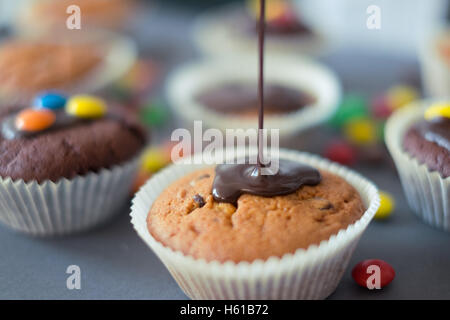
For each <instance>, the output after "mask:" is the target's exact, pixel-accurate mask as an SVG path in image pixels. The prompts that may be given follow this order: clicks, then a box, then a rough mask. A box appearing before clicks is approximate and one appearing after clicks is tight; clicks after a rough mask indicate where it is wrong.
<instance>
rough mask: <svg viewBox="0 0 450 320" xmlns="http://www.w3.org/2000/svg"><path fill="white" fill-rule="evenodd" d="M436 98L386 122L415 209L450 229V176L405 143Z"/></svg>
mask: <svg viewBox="0 0 450 320" xmlns="http://www.w3.org/2000/svg"><path fill="white" fill-rule="evenodd" d="M447 101H448V100H447ZM436 102H439V101H438V100H424V101H419V102H415V103H412V104H411V105H409V106H406V107H405V108H402V109H400V110H399V111H397V112H395V113H394V114H393V115H392V116H391V117H390V118H389V120H388V122H387V124H386V134H385V139H386V145H387V147H388V149H389V152H390V153H391V156H392V158H393V159H394V162H395V165H396V167H397V170H398V173H399V175H400V180H401V182H402V185H403V190H404V192H405V195H406V199H407V200H408V203H409V205H410V207H411V208H412V210H413V211H414V213H415V214H416V215H417V216H419V217H420V218H421V219H422V220H423V221H425V222H426V223H428V224H430V225H432V226H434V227H437V228H440V229H443V230H446V231H450V188H449V185H450V177H447V178H445V179H444V178H442V176H441V175H440V174H439V172H437V171H430V169H429V168H428V167H427V166H426V165H425V164H422V163H419V161H418V160H417V159H416V158H415V157H413V156H411V155H409V154H408V153H407V152H405V151H404V150H403V146H402V145H403V137H404V135H405V133H406V131H407V130H408V128H409V127H410V126H411V125H413V123H415V122H417V121H419V120H420V119H423V113H424V111H425V109H426V108H427V107H428V106H430V105H431V104H433V103H436Z"/></svg>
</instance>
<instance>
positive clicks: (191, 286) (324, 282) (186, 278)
mask: <svg viewBox="0 0 450 320" xmlns="http://www.w3.org/2000/svg"><path fill="white" fill-rule="evenodd" d="M280 157H281V158H285V159H291V160H294V161H299V162H303V163H307V164H310V165H313V166H315V167H317V168H319V169H321V170H327V171H329V172H331V173H334V174H336V175H339V176H341V177H343V178H344V179H345V180H346V181H347V182H349V183H350V184H351V185H353V186H354V187H355V188H356V189H357V190H358V192H359V193H360V195H361V198H362V199H363V201H364V204H365V205H366V207H367V208H368V209H367V210H366V211H365V213H364V214H363V216H362V217H361V218H360V219H359V220H358V221H356V222H355V223H354V224H352V225H350V226H348V227H347V228H346V229H345V230H341V231H339V233H338V234H336V235H333V236H331V237H330V238H329V239H328V240H326V241H322V242H321V243H320V244H319V245H312V246H310V247H309V248H308V249H306V250H305V249H298V250H297V251H296V252H295V253H294V254H286V255H284V256H282V257H281V258H278V257H272V258H269V259H268V260H265V261H262V260H256V261H254V262H252V263H248V262H240V263H233V262H230V261H228V262H225V263H219V262H217V261H213V262H206V261H205V260H203V259H194V258H192V257H190V256H186V255H184V254H182V253H181V252H179V251H173V250H172V249H170V248H168V247H165V246H164V245H162V244H161V243H160V242H158V241H156V240H155V239H154V238H153V237H152V235H151V234H150V233H149V231H148V229H147V223H146V218H147V215H148V212H149V210H150V208H151V206H152V204H153V202H154V201H155V200H156V198H157V197H158V196H159V195H160V193H161V192H162V191H163V190H164V189H165V188H166V187H168V186H169V185H170V184H171V183H172V182H174V181H176V180H177V179H179V178H181V177H182V176H184V175H186V174H187V173H189V172H191V171H193V170H196V169H199V168H200V167H202V166H201V165H173V166H171V167H169V168H167V169H165V170H163V171H161V172H160V173H158V174H156V175H155V176H154V177H153V178H152V179H151V180H149V181H148V182H147V184H145V185H144V187H143V188H142V189H141V190H140V191H139V192H138V193H137V194H136V196H135V198H134V199H133V206H132V209H131V223H132V224H133V226H134V228H135V229H136V231H137V233H138V234H139V236H140V237H141V238H142V239H143V240H144V242H145V243H147V245H148V246H149V247H150V248H151V249H152V250H153V251H154V252H155V253H156V255H157V256H158V257H159V258H160V259H161V261H162V262H163V263H164V265H165V266H166V267H167V269H168V270H169V272H170V273H171V275H172V276H173V277H174V278H175V280H176V281H177V283H178V285H179V286H180V287H181V289H182V290H183V291H184V292H185V293H186V295H187V296H189V297H190V298H192V299H324V298H326V297H327V296H329V295H330V294H331V293H332V292H333V291H334V290H335V289H336V287H337V285H338V284H339V281H340V279H341V277H342V275H343V273H344V271H345V269H346V267H347V264H348V262H349V260H350V257H351V255H352V253H353V250H354V249H355V247H356V245H357V243H358V241H359V238H360V237H361V235H362V233H363V232H364V230H365V229H366V227H367V225H368V224H369V222H370V220H371V219H372V218H373V216H374V215H375V212H376V211H377V209H378V207H379V196H378V191H377V189H376V187H375V186H374V185H373V184H372V183H371V182H369V181H368V180H366V179H365V178H363V177H362V176H360V175H359V174H357V173H355V172H353V171H351V170H349V169H346V168H344V167H342V166H340V165H337V164H335V163H331V162H329V161H328V160H325V159H321V158H319V157H317V156H314V155H310V154H306V153H300V152H296V151H289V150H281V151H280Z"/></svg>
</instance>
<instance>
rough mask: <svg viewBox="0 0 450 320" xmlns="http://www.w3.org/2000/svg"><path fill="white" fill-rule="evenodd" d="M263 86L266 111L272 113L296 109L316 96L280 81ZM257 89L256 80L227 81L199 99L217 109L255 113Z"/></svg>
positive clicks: (209, 90)
mask: <svg viewBox="0 0 450 320" xmlns="http://www.w3.org/2000/svg"><path fill="white" fill-rule="evenodd" d="M264 90H265V91H264V112H265V114H269V115H276V114H285V113H290V112H295V111H298V110H301V109H303V108H304V107H306V106H308V105H311V104H313V103H314V100H315V99H314V97H313V96H312V95H311V94H309V93H307V92H304V91H300V90H297V89H292V88H288V87H285V86H282V85H279V84H268V85H266V86H265V89H264ZM257 91H258V90H257V87H256V86H255V85H253V84H247V83H226V84H222V85H220V86H217V87H214V88H212V89H208V90H207V91H206V92H203V93H201V94H199V95H198V97H197V100H198V101H199V102H200V103H201V104H203V105H205V106H206V107H208V108H210V109H211V110H214V111H215V112H218V113H225V114H235V115H248V116H256V115H257V113H258V105H259V102H258V92H257Z"/></svg>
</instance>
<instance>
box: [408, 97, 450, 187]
mask: <svg viewBox="0 0 450 320" xmlns="http://www.w3.org/2000/svg"><path fill="white" fill-rule="evenodd" d="M446 110H447V111H446ZM425 117H426V118H424V119H420V121H418V122H416V123H414V124H413V125H412V126H411V127H410V128H409V129H408V130H407V131H406V134H405V136H404V138H403V148H404V149H405V151H406V152H408V153H409V154H410V155H412V156H414V157H415V158H417V159H418V160H419V162H420V163H424V164H425V165H426V166H427V167H428V168H429V169H430V170H431V171H437V172H439V173H440V175H441V176H442V177H443V178H447V177H449V176H450V104H437V105H432V106H430V107H429V108H428V109H427V111H426V112H425Z"/></svg>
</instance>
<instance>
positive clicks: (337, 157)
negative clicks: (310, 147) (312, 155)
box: [325, 141, 356, 166]
mask: <svg viewBox="0 0 450 320" xmlns="http://www.w3.org/2000/svg"><path fill="white" fill-rule="evenodd" d="M325 157H327V158H328V159H330V160H331V161H335V162H338V163H340V164H343V165H348V166H349V165H352V164H354V163H355V161H356V152H355V150H354V149H353V147H352V146H351V145H349V144H348V143H347V142H345V141H334V142H331V143H330V144H329V145H328V146H327V148H326V149H325Z"/></svg>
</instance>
